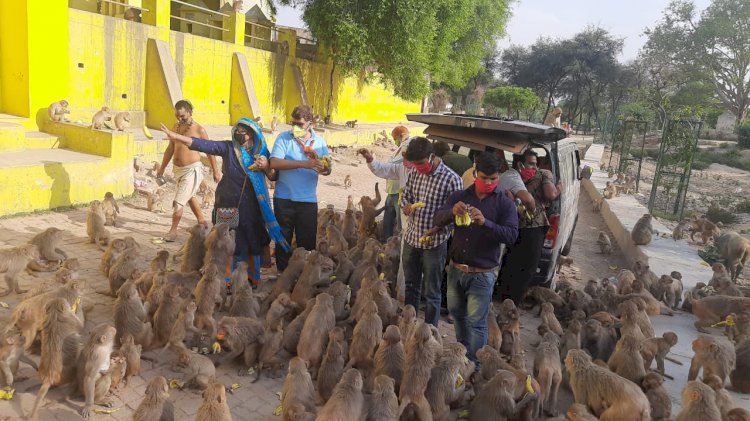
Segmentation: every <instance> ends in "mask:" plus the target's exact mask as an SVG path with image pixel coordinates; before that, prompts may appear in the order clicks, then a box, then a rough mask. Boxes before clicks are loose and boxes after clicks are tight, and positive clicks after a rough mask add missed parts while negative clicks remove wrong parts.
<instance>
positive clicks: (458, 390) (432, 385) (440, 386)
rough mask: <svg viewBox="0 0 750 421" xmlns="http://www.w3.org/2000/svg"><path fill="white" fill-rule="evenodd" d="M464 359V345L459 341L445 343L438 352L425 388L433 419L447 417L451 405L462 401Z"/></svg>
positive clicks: (464, 387)
mask: <svg viewBox="0 0 750 421" xmlns="http://www.w3.org/2000/svg"><path fill="white" fill-rule="evenodd" d="M465 359H466V347H464V346H463V345H462V344H460V343H452V344H450V345H447V346H446V347H445V348H443V350H442V352H441V353H440V356H439V358H438V361H437V362H436V363H435V366H434V367H433V368H432V371H431V374H430V380H429V382H428V383H427V389H426V390H425V397H426V398H427V402H428V403H429V404H430V408H431V409H432V417H433V419H436V420H443V419H447V417H448V416H449V415H450V410H451V405H452V404H454V403H456V404H459V403H460V404H462V403H463V400H464V397H465V396H464V395H465V393H464V392H465V389H466V386H465V383H464V381H463V376H462V375H461V370H462V369H463V368H464V360H465Z"/></svg>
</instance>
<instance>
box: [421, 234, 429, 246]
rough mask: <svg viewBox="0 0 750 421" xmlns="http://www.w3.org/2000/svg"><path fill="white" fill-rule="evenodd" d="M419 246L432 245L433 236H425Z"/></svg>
mask: <svg viewBox="0 0 750 421" xmlns="http://www.w3.org/2000/svg"><path fill="white" fill-rule="evenodd" d="M419 244H425V245H429V244H432V236H431V235H423V236H421V237H419Z"/></svg>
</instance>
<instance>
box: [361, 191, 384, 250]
mask: <svg viewBox="0 0 750 421" xmlns="http://www.w3.org/2000/svg"><path fill="white" fill-rule="evenodd" d="M379 203H380V190H379V189H378V183H375V199H374V200H373V199H371V198H370V196H362V197H361V198H360V199H359V205H360V206H361V207H362V220H361V221H360V222H359V236H360V237H361V238H367V237H369V236H371V235H372V234H373V233H374V232H375V218H376V217H377V216H378V215H380V213H381V212H383V210H385V207H382V208H380V209H376V207H377V206H378V204H379Z"/></svg>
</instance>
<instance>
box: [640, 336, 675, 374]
mask: <svg viewBox="0 0 750 421" xmlns="http://www.w3.org/2000/svg"><path fill="white" fill-rule="evenodd" d="M676 344H677V334H675V333H674V332H664V333H663V334H662V335H661V337H657V338H648V339H645V340H643V342H641V356H642V357H643V367H644V368H645V369H646V370H647V371H648V370H649V369H650V368H651V363H652V362H653V361H654V358H656V370H657V372H659V373H660V374H661V375H664V358H666V356H667V354H668V353H669V351H670V350H671V349H672V347H673V346H675V345H676Z"/></svg>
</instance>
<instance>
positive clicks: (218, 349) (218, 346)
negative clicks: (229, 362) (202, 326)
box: [211, 342, 221, 354]
mask: <svg viewBox="0 0 750 421" xmlns="http://www.w3.org/2000/svg"><path fill="white" fill-rule="evenodd" d="M211 349H212V351H213V353H214V354H219V353H221V344H220V343H218V342H214V344H213V346H212V347H211Z"/></svg>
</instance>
